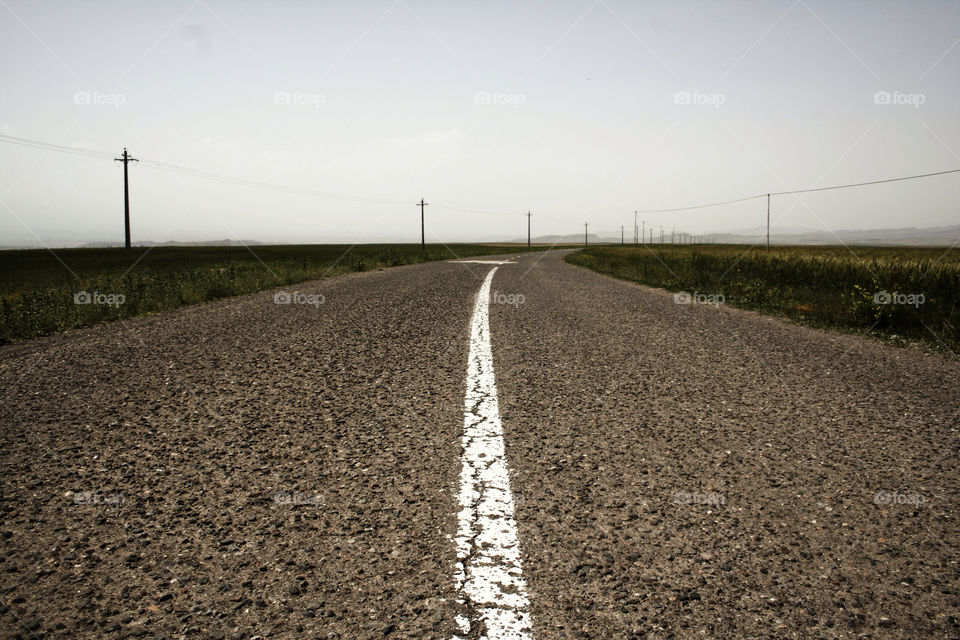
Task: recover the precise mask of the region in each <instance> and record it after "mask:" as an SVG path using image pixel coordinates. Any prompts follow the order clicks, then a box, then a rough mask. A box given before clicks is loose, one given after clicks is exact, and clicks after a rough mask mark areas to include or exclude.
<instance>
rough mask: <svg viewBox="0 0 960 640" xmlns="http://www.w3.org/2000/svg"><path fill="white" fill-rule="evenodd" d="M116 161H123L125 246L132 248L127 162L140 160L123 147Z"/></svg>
mask: <svg viewBox="0 0 960 640" xmlns="http://www.w3.org/2000/svg"><path fill="white" fill-rule="evenodd" d="M114 161H115V162H122V163H123V231H124V246H125V247H126V248H127V249H129V248H130V178H129V176H128V175H127V164H128V163H130V162H139V160H137V159H136V158H131V157H130V154H128V153H127V148H126V147H124V148H123V157H120V158H114Z"/></svg>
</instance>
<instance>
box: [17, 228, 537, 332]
mask: <svg viewBox="0 0 960 640" xmlns="http://www.w3.org/2000/svg"><path fill="white" fill-rule="evenodd" d="M545 248H546V247H534V248H533V249H532V250H540V249H545ZM528 250H530V249H527V247H526V246H520V245H512V246H504V245H497V246H493V245H475V244H452V245H450V246H449V247H447V246H444V245H427V252H426V255H425V256H424V254H423V253H422V252H421V250H420V245H419V244H415V245H414V244H407V245H358V246H356V247H352V248H348V247H346V246H343V245H277V246H254V247H251V248H250V249H247V248H246V247H155V248H152V249H145V248H133V249H130V250H125V249H119V248H118V249H57V250H55V251H47V250H43V249H37V250H28V251H0V273H2V274H3V277H2V279H0V343H4V342H9V341H10V340H13V339H15V338H28V337H32V336H39V335H45V334H49V333H54V332H57V331H63V330H66V329H72V328H75V327H81V326H86V325H90V324H94V323H97V322H103V321H108V320H119V319H123V318H129V317H131V316H136V315H141V314H145V313H153V312H158V311H167V310H170V309H174V308H176V307H180V306H183V305H187V304H195V303H198V302H206V301H208V300H216V299H218V298H225V297H228V296H234V295H240V294H244V293H251V292H253V291H259V290H261V289H268V288H271V287H279V286H282V285H286V284H294V283H297V282H303V281H305V280H313V279H316V278H323V277H327V276H333V275H338V274H342V273H347V272H350V271H369V270H371V269H378V268H382V267H392V266H397V265H403V264H411V263H414V262H423V261H425V260H447V259H452V258H457V257H466V256H477V255H488V254H495V253H509V252H511V251H528ZM84 292H85V293H87V294H89V297H90V301H89V302H88V303H86V304H83V303H82V302H83V300H84V299H85V297H84V296H83V294H84ZM75 296H78V297H77V298H75ZM121 300H122V302H121ZM78 302H81V303H80V304H78Z"/></svg>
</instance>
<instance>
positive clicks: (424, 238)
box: [417, 198, 429, 255]
mask: <svg viewBox="0 0 960 640" xmlns="http://www.w3.org/2000/svg"><path fill="white" fill-rule="evenodd" d="M428 204H429V203H428V202H424V201H423V198H420V202H418V203H417V205H419V207H420V250H421V251H423V254H424V255H426V254H427V235H426V232H425V230H424V229H425V227H424V224H423V208H424V207H425V206H427V205H428Z"/></svg>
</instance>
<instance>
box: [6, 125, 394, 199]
mask: <svg viewBox="0 0 960 640" xmlns="http://www.w3.org/2000/svg"><path fill="white" fill-rule="evenodd" d="M0 142H6V143H8V144H16V145H20V146H25V147H32V148H35V149H44V150H46V151H57V152H61V153H72V154H75V155H81V156H86V157H89V158H96V159H100V160H108V159H113V154H112V153H107V152H106V151H97V150H94V149H81V148H79V147H68V146H65V145H60V144H53V143H49V142H42V141H40V140H30V139H29V138H17V137H15V136H8V135H4V134H0ZM140 164H141V165H142V166H146V167H151V168H153V169H159V170H161V171H167V172H170V173H177V174H180V175H185V176H189V177H193V178H203V179H207V180H216V181H218V182H225V183H230V184H236V185H239V186H244V187H253V188H257V189H270V190H274V191H283V192H286V193H292V194H299V195H309V196H315V197H321V198H328V199H331V200H348V201H354V202H368V203H374V204H396V205H403V204H406V203H404V202H401V201H399V200H388V199H386V198H372V197H369V196H355V195H347V194H340V193H332V192H328V191H320V190H318V189H310V188H308V187H295V186H289V185H281V184H275V183H272V182H263V181H261V180H252V179H249V178H238V177H235V176H229V175H226V174H223V173H215V172H212V171H203V170H201V169H193V168H191V167H184V166H181V165H176V164H170V163H167V162H158V161H156V160H141V161H140Z"/></svg>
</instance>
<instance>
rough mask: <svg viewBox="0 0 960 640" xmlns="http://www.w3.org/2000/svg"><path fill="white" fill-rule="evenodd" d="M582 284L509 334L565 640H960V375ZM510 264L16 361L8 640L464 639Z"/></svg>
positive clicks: (256, 302)
mask: <svg viewBox="0 0 960 640" xmlns="http://www.w3.org/2000/svg"><path fill="white" fill-rule="evenodd" d="M562 255H563V252H557V251H554V252H550V253H549V254H535V255H526V256H520V257H517V256H510V259H511V260H517V261H518V264H513V265H503V266H501V267H500V268H499V270H498V272H497V274H496V276H495V277H494V280H493V284H492V289H493V291H494V293H495V294H511V293H513V294H522V295H523V296H524V297H523V299H522V302H521V301H520V299H518V298H516V297H512V298H511V297H510V296H509V295H506V296H501V297H500V298H496V297H493V298H492V299H491V305H490V331H491V336H492V346H493V360H494V370H495V374H496V382H497V389H498V395H499V401H500V413H501V418H502V422H503V428H504V439H505V442H506V456H507V462H508V465H509V467H510V477H511V485H512V490H513V494H514V499H515V503H516V512H515V515H516V520H517V524H518V527H519V534H520V546H521V551H522V555H523V571H524V578H525V580H526V584H527V589H528V593H529V596H530V603H531V613H532V617H533V623H534V637H535V638H537V639H542V638H611V639H621V638H634V637H637V638H643V637H649V638H671V637H675V638H685V637H697V638H740V637H744V638H792V637H796V638H807V637H811V638H855V637H864V638H916V637H922V638H957V637H960V622H958V617H960V614H958V611H960V597H958V589H960V567H958V561H960V560H958V557H960V554H958V547H960V532H958V527H957V522H956V517H957V513H958V506H960V491H958V484H960V482H958V471H957V457H958V448H960V438H958V428H960V364H958V363H957V362H956V361H955V360H951V359H948V358H946V357H943V356H936V355H929V354H925V353H923V352H921V351H920V350H918V349H913V348H896V347H891V346H887V345H884V344H882V343H880V342H877V341H874V340H870V339H866V338H862V337H859V336H853V335H844V334H838V333H831V332H824V331H818V330H814V329H810V328H805V327H800V326H796V325H792V324H789V323H786V322H784V321H782V320H779V319H775V318H770V317H765V316H762V315H759V314H756V313H752V312H747V311H741V310H736V309H731V308H726V307H723V306H720V307H715V306H710V305H677V304H674V302H673V297H672V295H671V294H669V293H667V292H664V291H660V290H655V289H650V288H647V287H642V286H638V285H633V284H630V283H626V282H623V281H618V280H614V279H612V278H608V277H605V276H601V275H598V274H595V273H592V272H590V271H587V270H585V269H581V268H578V267H574V266H572V265H569V264H566V263H564V262H563V261H562V259H561V256H562ZM490 268H492V267H491V265H484V264H472V263H468V264H451V263H448V262H446V263H430V264H420V265H411V266H407V267H399V268H395V269H388V270H386V271H382V272H372V273H360V274H352V275H347V276H343V277H337V278H331V279H327V280H322V281H316V282H310V283H301V284H299V285H295V286H291V287H287V290H290V291H292V290H297V291H299V292H301V293H319V294H323V296H324V298H325V301H324V303H323V304H322V305H320V306H319V307H314V306H309V305H297V304H291V305H277V304H274V303H273V293H274V292H272V291H267V292H261V293H258V294H253V295H249V296H242V297H237V298H231V299H227V300H221V301H218V302H213V303H209V304H204V305H199V306H195V307H188V308H184V309H180V310H177V311H174V312H171V313H169V314H163V315H158V316H151V317H143V318H135V319H132V320H127V321H124V322H122V323H116V324H110V325H100V326H96V327H91V328H88V329H82V330H77V331H71V332H68V333H65V334H62V335H59V336H53V337H48V338H39V339H36V340H30V341H24V342H18V343H15V344H11V345H6V346H4V347H0V431H2V433H0V469H2V472H0V486H2V494H0V514H2V518H0V522H2V524H0V637H2V638H24V639H26V638H43V639H44V640H46V639H48V638H83V639H85V638H91V639H92V638H105V639H108V640H115V639H119V638H138V637H143V638H167V639H168V640H173V639H175V638H176V639H179V638H187V639H190V640H192V639H194V638H236V639H244V640H248V639H250V638H253V637H256V636H261V637H263V638H269V639H275V638H282V639H286V638H290V639H292V638H341V639H348V638H350V639H352V638H359V639H363V638H411V639H420V638H424V639H426V638H437V639H440V638H450V637H451V636H453V635H454V634H455V633H456V625H455V619H456V616H457V615H458V614H463V613H464V612H463V611H461V610H460V609H459V608H458V606H457V604H456V601H455V599H456V594H455V593H454V570H455V565H456V547H455V543H454V541H453V536H455V535H456V531H457V520H456V513H457V505H456V492H457V489H458V486H459V473H460V455H461V447H460V437H461V435H462V428H463V411H464V393H465V381H464V379H465V375H466V363H467V351H468V339H469V322H470V314H471V312H472V310H473V302H474V296H475V294H476V292H477V290H478V289H479V287H480V284H481V281H482V280H483V277H484V276H485V275H486V273H487V271H488V270H489V269H490ZM498 299H499V300H500V301H501V302H497V300H498ZM507 301H512V302H513V303H515V304H509V303H506V302H507ZM121 500H122V502H121ZM878 502H879V503H880V504H878Z"/></svg>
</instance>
